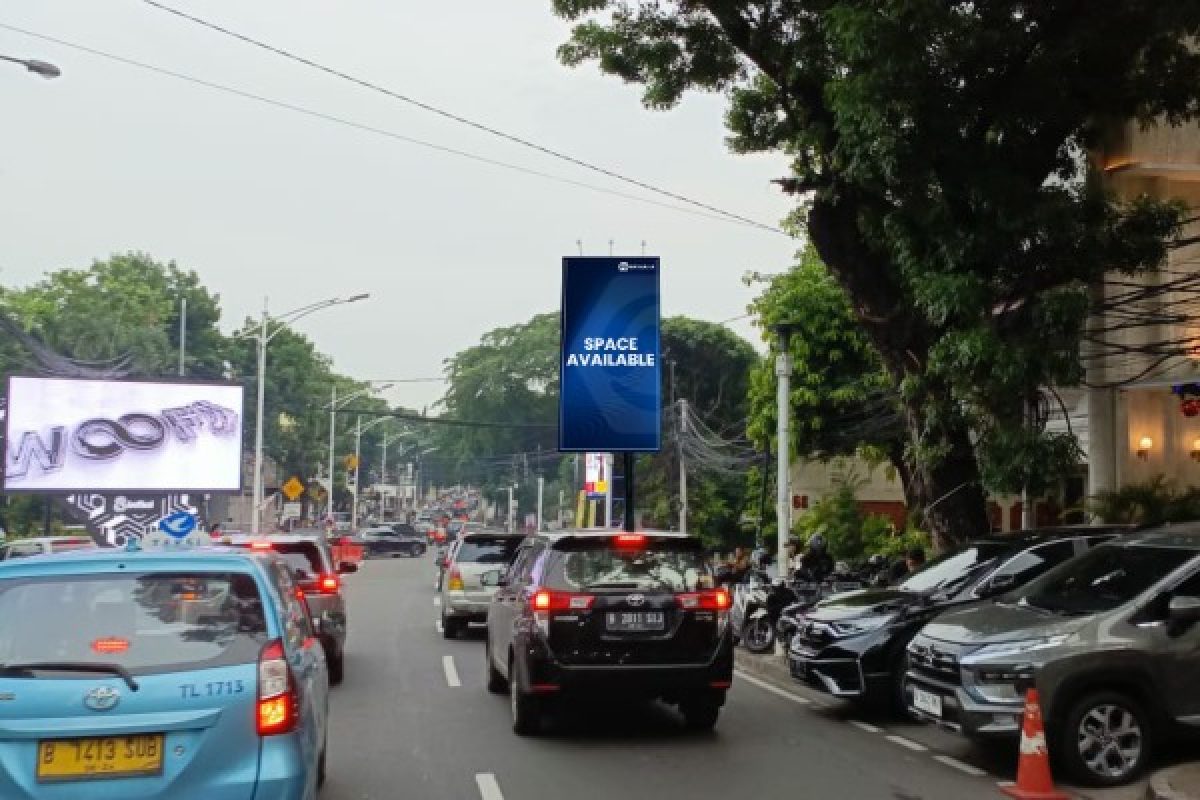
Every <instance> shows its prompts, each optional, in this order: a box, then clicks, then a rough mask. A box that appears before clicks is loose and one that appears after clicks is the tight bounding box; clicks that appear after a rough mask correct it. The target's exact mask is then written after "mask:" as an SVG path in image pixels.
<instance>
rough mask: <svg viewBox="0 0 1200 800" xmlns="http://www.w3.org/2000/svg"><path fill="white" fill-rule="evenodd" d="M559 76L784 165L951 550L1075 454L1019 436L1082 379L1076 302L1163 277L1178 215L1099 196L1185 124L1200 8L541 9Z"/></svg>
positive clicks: (1198, 59)
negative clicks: (879, 372) (1122, 141)
mask: <svg viewBox="0 0 1200 800" xmlns="http://www.w3.org/2000/svg"><path fill="white" fill-rule="evenodd" d="M553 4H554V8H555V10H556V11H557V12H558V13H559V14H560V15H562V16H564V17H566V18H568V19H572V20H580V21H581V22H580V24H579V25H577V26H576V28H575V30H574V34H573V37H572V40H571V41H570V42H569V43H568V44H566V45H564V46H563V48H562V49H561V56H562V58H563V59H564V60H565V61H566V62H567V63H570V64H578V63H580V62H583V61H586V60H596V61H597V62H598V63H599V65H600V67H601V69H602V70H604V71H605V72H609V73H612V74H614V75H617V76H619V77H621V78H624V79H625V80H627V81H633V82H638V83H641V84H644V85H645V95H644V99H645V102H646V104H647V105H648V106H651V107H655V108H666V107H670V106H672V105H674V104H675V103H677V102H678V101H679V100H680V98H681V96H682V95H683V94H684V92H686V91H687V90H689V89H700V90H709V91H722V92H725V93H726V94H727V95H728V97H729V100H730V105H729V111H728V115H727V118H726V121H727V124H728V127H729V129H730V132H731V136H730V139H729V142H730V145H731V147H732V148H733V149H734V150H736V151H739V152H746V153H750V152H779V153H782V154H785V155H787V156H788V157H789V158H790V160H791V174H790V175H788V176H787V177H785V178H783V179H781V181H780V183H781V185H782V186H783V188H784V189H786V190H787V191H790V192H793V193H795V194H796V195H797V197H798V200H799V204H798V213H797V215H796V218H795V222H796V223H797V225H798V226H803V227H804V228H805V230H806V231H807V234H808V236H809V237H810V238H811V241H812V243H813V244H814V245H815V247H816V250H817V252H818V254H819V255H820V257H821V259H822V261H824V263H825V264H826V265H827V266H828V267H829V269H830V271H831V273H832V274H833V275H834V277H835V278H836V279H837V281H838V283H839V284H840V285H841V286H842V288H843V289H845V291H846V293H847V295H848V297H849V299H850V304H851V307H852V309H853V311H854V314H855V317H856V319H857V320H858V322H859V324H860V325H861V326H862V328H863V330H864V331H865V333H866V335H867V337H868V338H869V340H870V341H871V343H872V345H873V346H874V348H875V349H876V351H877V352H878V353H879V356H880V358H881V361H882V363H883V367H884V369H885V370H886V371H887V373H888V375H889V376H890V378H891V379H892V381H893V382H894V383H895V385H896V386H897V387H899V390H900V401H901V405H900V410H901V415H902V423H903V426H904V430H905V439H906V444H907V451H906V458H907V459H908V460H909V462H910V464H911V467H912V469H911V478H910V487H909V488H910V496H913V497H915V498H916V499H917V500H918V502H919V503H920V504H921V505H922V506H923V507H924V508H925V510H926V514H927V519H928V520H929V523H930V525H931V527H932V528H933V531H934V533H935V534H937V535H938V537H939V538H940V539H941V541H942V542H943V543H949V542H953V541H955V540H958V539H961V538H963V537H966V536H969V535H973V534H978V533H982V532H985V531H986V530H987V529H988V527H989V526H988V519H987V514H986V508H985V502H984V485H983V475H982V472H981V467H980V459H979V454H980V453H983V454H985V460H987V461H988V462H989V463H990V464H991V466H990V467H989V470H990V472H989V475H988V477H989V479H990V481H991V482H992V483H993V484H995V486H996V488H999V489H1007V490H1013V489H1019V488H1021V487H1022V486H1023V485H1026V484H1028V483H1030V482H1031V479H1032V477H1033V476H1031V475H1030V472H1029V469H1028V465H1029V464H1030V463H1032V462H1033V461H1034V460H1035V459H1037V458H1044V457H1046V455H1047V451H1048V450H1049V451H1050V456H1051V457H1053V458H1059V457H1062V456H1063V453H1062V450H1063V449H1064V447H1065V448H1069V447H1070V446H1071V445H1070V443H1064V442H1063V441H1062V440H1061V439H1060V440H1054V439H1050V438H1048V437H1046V436H1045V435H1043V434H1039V433H1038V432H1037V431H1036V430H1027V429H1026V426H1025V424H1024V420H1025V408H1026V406H1027V404H1028V403H1029V402H1030V401H1031V398H1032V396H1033V395H1034V393H1035V392H1036V390H1037V387H1039V386H1042V385H1046V384H1061V383H1069V382H1071V381H1073V380H1076V379H1077V378H1078V372H1079V367H1078V342H1079V337H1080V329H1081V326H1082V325H1083V321H1084V319H1085V317H1086V312H1087V286H1088V284H1089V283H1091V282H1094V281H1096V280H1099V279H1100V277H1101V275H1102V274H1103V273H1104V271H1106V270H1117V271H1121V272H1126V273H1136V272H1140V271H1145V270H1148V269H1153V268H1155V267H1156V266H1157V265H1158V264H1160V263H1161V262H1162V260H1163V258H1164V255H1165V251H1166V247H1167V245H1168V243H1169V241H1170V240H1171V239H1172V238H1173V237H1175V236H1176V235H1177V234H1178V231H1179V226H1180V211H1179V209H1177V208H1175V207H1173V206H1166V205H1162V204H1157V203H1153V202H1150V201H1147V200H1142V201H1138V202H1134V203H1129V204H1121V203H1118V202H1116V201H1115V200H1114V199H1113V198H1112V197H1111V196H1110V195H1109V194H1107V193H1106V191H1105V189H1104V186H1103V183H1102V182H1101V181H1098V180H1096V179H1094V176H1092V175H1090V174H1089V164H1088V161H1087V159H1086V157H1085V154H1087V153H1089V152H1092V151H1093V150H1094V149H1096V147H1097V146H1098V145H1100V143H1101V142H1102V140H1103V137H1104V136H1105V134H1106V133H1107V132H1108V131H1109V130H1110V129H1111V127H1112V126H1113V125H1114V124H1115V123H1119V122H1121V121H1123V120H1128V119H1141V120H1150V119H1153V118H1159V117H1162V118H1165V119H1166V120H1167V121H1168V122H1178V121H1181V120H1184V119H1189V118H1193V117H1194V116H1195V115H1196V112H1197V107H1198V104H1200V53H1197V52H1196V50H1195V48H1194V47H1193V46H1192V44H1191V42H1192V41H1194V39H1195V36H1196V35H1197V34H1198V33H1200V4H1198V3H1196V2H1173V3H1163V2H1160V1H1159V0H1126V2H1121V3H1107V4H1099V5H1097V4H1094V3H1081V2H1078V0H1037V1H1036V2H1030V0H997V2H987V3H980V2H945V1H944V0H740V1H735V0H641V1H640V2H636V3H635V2H629V1H628V0H553Z"/></svg>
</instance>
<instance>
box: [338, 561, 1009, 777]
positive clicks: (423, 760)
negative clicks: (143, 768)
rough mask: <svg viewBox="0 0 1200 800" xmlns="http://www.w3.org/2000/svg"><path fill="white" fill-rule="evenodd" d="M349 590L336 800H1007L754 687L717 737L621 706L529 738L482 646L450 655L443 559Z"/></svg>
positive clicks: (472, 644)
mask: <svg viewBox="0 0 1200 800" xmlns="http://www.w3.org/2000/svg"><path fill="white" fill-rule="evenodd" d="M346 587H347V588H346V592H347V596H348V602H349V609H350V611H349V613H350V639H349V642H348V646H347V658H346V681H345V683H344V684H343V685H342V686H340V687H338V688H336V689H334V693H333V700H332V710H331V721H330V730H329V779H328V783H327V784H326V787H325V790H324V792H323V794H322V798H323V800H396V798H406V800H474V798H480V799H481V800H541V799H542V798H545V799H546V800H561V798H572V800H612V799H613V798H620V800H642V799H643V798H645V799H646V800H649V799H650V798H654V800H661V799H662V798H669V799H671V800H674V798H685V797H705V798H708V797H735V796H736V797H753V798H784V797H795V798H855V799H856V800H873V799H874V798H886V799H887V800H897V799H898V800H918V798H919V799H920V800H938V799H939V798H946V800H961V798H964V797H993V796H999V795H998V793H997V792H996V788H995V779H994V778H988V777H986V776H982V775H971V774H967V773H965V772H963V771H962V770H961V769H959V768H956V767H954V766H952V765H947V764H944V763H942V762H939V761H936V760H934V759H933V758H931V757H930V755H929V753H928V752H924V751H922V750H917V749H913V748H912V747H910V745H913V744H915V743H913V742H911V741H909V740H907V739H902V738H900V737H893V739H889V738H887V737H885V736H880V735H872V734H871V732H869V731H864V730H862V729H860V728H857V727H855V726H852V725H848V724H845V723H844V722H842V721H840V720H836V719H829V718H826V717H824V716H822V715H819V714H813V713H810V709H809V708H808V707H806V706H805V705H804V704H803V702H802V701H797V700H796V699H795V697H794V696H793V695H790V694H781V693H780V692H779V690H778V689H774V690H772V688H771V687H770V684H767V683H763V682H761V681H757V680H754V679H750V678H747V677H745V676H743V675H739V676H738V677H736V678H735V681H734V689H733V690H732V692H731V693H730V696H729V702H728V704H727V705H726V707H725V709H724V712H723V714H722V716H721V720H720V722H719V723H718V724H717V729H716V731H715V732H713V733H704V734H695V733H689V732H687V731H685V730H684V729H683V726H682V723H681V721H680V720H679V718H678V716H677V715H676V714H675V713H674V712H673V710H671V709H669V708H666V707H662V706H657V705H650V704H632V705H630V704H622V703H620V702H613V701H612V700H611V699H605V700H603V701H599V700H598V701H597V702H596V703H594V704H592V705H590V706H588V707H583V708H579V709H575V710H573V711H571V712H570V713H567V714H564V715H563V716H562V718H561V719H559V720H558V721H557V722H556V723H555V724H554V725H552V727H551V728H550V730H549V731H548V732H547V733H544V734H543V735H542V736H540V737H536V738H529V739H525V738H520V737H517V736H516V735H514V734H513V733H512V730H511V727H510V718H509V710H508V702H507V699H506V698H504V697H503V696H500V697H497V696H495V695H490V694H488V693H487V692H486V691H485V689H484V686H483V642H482V637H481V632H476V631H473V632H472V635H471V636H470V638H467V639H462V640H455V641H447V640H445V639H443V638H442V636H441V634H440V633H439V632H438V630H437V628H436V620H437V615H438V608H437V607H436V606H435V605H434V601H433V598H434V596H435V595H434V592H433V562H432V558H431V557H429V556H427V557H425V558H421V559H415V560H409V559H396V560H387V561H369V562H366V563H365V564H364V565H363V569H362V571H361V572H359V573H358V574H356V575H351V576H347V580H346ZM918 747H919V745H918Z"/></svg>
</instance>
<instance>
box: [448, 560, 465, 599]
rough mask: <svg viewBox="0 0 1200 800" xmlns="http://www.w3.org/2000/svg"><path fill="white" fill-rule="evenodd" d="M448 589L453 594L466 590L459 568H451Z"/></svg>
mask: <svg viewBox="0 0 1200 800" xmlns="http://www.w3.org/2000/svg"><path fill="white" fill-rule="evenodd" d="M446 560H447V561H449V559H446ZM446 588H447V589H448V590H449V591H451V592H461V591H462V590H463V588H464V584H463V579H462V573H461V572H460V571H459V569H458V567H451V568H450V577H449V578H447V579H446Z"/></svg>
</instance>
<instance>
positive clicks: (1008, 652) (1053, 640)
mask: <svg viewBox="0 0 1200 800" xmlns="http://www.w3.org/2000/svg"><path fill="white" fill-rule="evenodd" d="M1073 635H1074V634H1071V633H1060V634H1056V635H1054V636H1042V637H1039V638H1037V639H1018V640H1016V641H1013V642H998V643H996V644H988V645H984V646H983V647H981V648H979V649H978V650H976V651H975V652H973V653H971V654H970V655H968V656H966V657H964V658H963V659H962V664H963V665H964V666H970V665H972V664H975V663H977V662H979V661H982V660H984V659H987V660H991V659H996V658H1004V657H1005V656H1023V655H1027V654H1029V653H1035V652H1037V651H1038V650H1047V649H1049V648H1051V647H1058V646H1059V645H1063V644H1066V643H1067V642H1068V641H1069V640H1070V639H1071V637H1072V636H1073Z"/></svg>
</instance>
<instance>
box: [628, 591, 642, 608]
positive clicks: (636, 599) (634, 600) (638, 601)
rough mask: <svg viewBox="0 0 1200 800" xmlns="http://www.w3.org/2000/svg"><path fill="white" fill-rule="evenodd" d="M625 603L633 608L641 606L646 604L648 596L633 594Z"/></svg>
mask: <svg viewBox="0 0 1200 800" xmlns="http://www.w3.org/2000/svg"><path fill="white" fill-rule="evenodd" d="M625 602H626V603H628V604H629V605H631V606H641V605H645V604H646V595H644V594H631V595H629V596H628V597H626V598H625Z"/></svg>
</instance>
